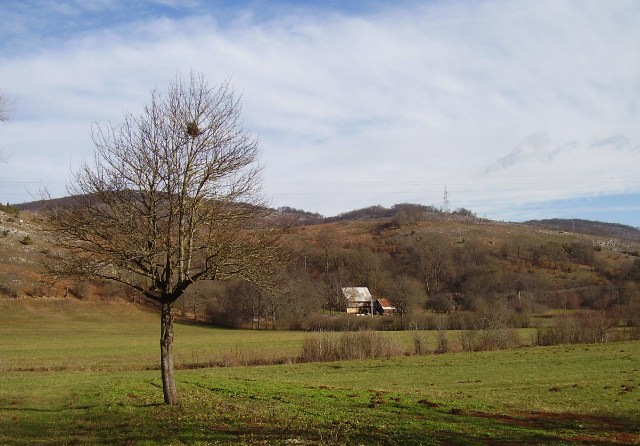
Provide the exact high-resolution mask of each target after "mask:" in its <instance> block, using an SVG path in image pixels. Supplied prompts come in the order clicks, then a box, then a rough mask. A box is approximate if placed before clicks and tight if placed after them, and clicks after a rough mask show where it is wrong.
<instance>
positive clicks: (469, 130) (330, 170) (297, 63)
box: [0, 1, 640, 218]
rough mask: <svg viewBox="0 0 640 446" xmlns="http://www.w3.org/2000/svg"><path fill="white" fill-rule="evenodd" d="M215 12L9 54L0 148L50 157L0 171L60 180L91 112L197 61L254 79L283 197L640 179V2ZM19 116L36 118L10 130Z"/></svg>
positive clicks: (289, 200) (250, 107) (464, 196)
mask: <svg viewBox="0 0 640 446" xmlns="http://www.w3.org/2000/svg"><path fill="white" fill-rule="evenodd" d="M100 3H102V2H98V4H97V6H96V8H104V9H106V8H109V7H114V6H113V5H110V4H109V2H107V3H105V4H100ZM194 7H195V6H194ZM218 17H219V16H216V15H214V14H213V13H212V14H204V13H202V14H200V15H198V16H187V17H183V18H170V17H164V18H162V17H154V18H150V19H149V20H142V21H133V22H131V23H119V24H116V25H113V26H105V27H103V28H101V29H99V30H97V31H95V32H86V31H83V32H82V33H79V34H76V35H73V36H71V37H70V38H68V39H66V40H64V43H63V44H62V45H57V46H52V47H43V48H38V49H35V50H33V51H31V52H26V53H20V54H19V55H16V54H12V53H10V52H7V53H6V54H3V53H2V52H0V64H1V65H2V66H3V70H2V72H0V85H1V86H2V87H3V90H5V91H7V92H10V93H11V94H12V96H13V97H15V98H16V99H17V104H16V108H17V109H18V111H17V112H16V116H15V117H14V118H15V119H14V122H13V123H12V124H11V125H10V126H4V128H3V129H2V132H3V135H2V140H0V146H1V147H4V149H5V151H7V152H13V153H25V154H28V153H31V152H37V153H39V154H41V153H42V152H43V149H42V148H43V147H46V148H47V150H48V153H50V154H51V155H50V159H49V160H47V158H46V156H47V155H44V158H40V159H42V160H43V161H42V162H43V166H42V167H41V168H40V169H39V170H34V169H29V168H23V167H22V166H17V165H12V166H11V168H10V169H9V170H10V172H9V175H8V177H5V178H3V179H2V180H0V183H1V182H3V181H4V182H12V181H13V182H18V181H22V180H23V179H24V178H33V177H34V174H35V173H36V172H37V175H38V176H39V177H42V178H44V177H48V178H64V177H66V175H67V173H68V171H64V172H62V171H61V170H63V168H62V166H61V165H60V164H66V165H67V166H66V167H68V164H70V163H71V164H74V163H76V162H77V161H79V160H81V159H82V158H83V157H85V156H86V154H87V153H89V154H90V153H91V147H90V142H89V141H90V140H88V139H87V135H88V133H89V130H90V126H91V123H92V122H93V121H99V122H106V121H113V122H117V121H119V120H120V118H121V117H122V114H123V111H124V110H131V111H134V112H135V110H139V109H140V108H141V107H142V105H143V104H144V102H145V101H146V99H147V98H148V96H149V94H148V93H149V91H150V90H151V89H152V88H154V87H156V86H158V87H159V88H163V86H164V85H166V83H167V81H169V80H170V79H171V78H173V77H174V76H175V74H176V73H178V72H182V73H184V72H187V71H189V70H191V69H194V70H196V71H202V72H204V73H206V74H207V76H208V79H209V80H210V81H211V82H212V83H216V82H219V81H222V80H225V79H227V78H229V77H230V78H231V79H232V83H233V84H234V85H235V87H236V88H237V89H238V91H239V92H240V93H242V94H243V104H244V108H245V113H244V116H245V120H246V124H247V126H248V127H250V128H251V129H252V130H254V131H255V132H256V133H257V134H258V135H259V136H260V138H261V140H262V145H263V152H264V162H265V164H266V171H265V187H266V192H267V194H270V195H272V197H273V202H274V204H275V205H291V206H294V207H299V208H305V209H308V210H311V211H318V212H321V213H324V214H327V215H331V214H335V213H338V212H342V211H347V210H350V209H353V208H356V207H361V206H366V205H371V204H377V203H381V204H385V205H391V204H393V203H396V202H402V201H419V202H422V203H425V204H431V203H433V204H439V202H440V200H441V197H442V191H443V188H444V185H445V184H447V185H448V188H449V190H450V191H451V193H452V194H451V198H452V205H453V206H454V207H457V206H464V207H468V208H471V209H473V210H476V211H477V212H478V213H479V214H482V215H484V214H487V215H488V216H490V217H493V218H500V217H501V216H504V215H506V213H507V212H508V210H509V209H512V208H514V207H517V206H519V205H522V204H526V203H535V202H541V201H545V200H552V199H560V198H571V197H576V196H584V195H587V196H591V195H601V194H609V193H633V194H639V193H640V180H639V179H637V174H636V172H637V167H636V166H637V165H638V161H640V159H638V158H640V156H639V155H640V149H639V147H640V129H639V128H638V127H637V122H638V118H639V116H638V115H639V111H638V98H639V97H640V86H639V84H638V81H637V79H638V78H640V63H639V62H640V56H639V55H638V52H637V48H638V45H639V44H640V30H639V29H638V27H637V26H636V24H637V21H638V19H639V18H640V5H638V4H637V3H636V2H633V1H630V2H623V1H620V2H615V3H613V2H579V3H573V2H569V1H548V2H536V3H529V2H508V3H504V2H456V3H448V2H433V3H428V4H426V5H420V6H415V4H414V5H413V6H406V5H405V6H402V5H400V6H397V7H389V8H388V9H386V10H384V11H383V13H372V14H369V15H360V16H355V15H342V14H340V13H334V14H331V13H317V14H312V13H309V14H305V13H304V11H302V12H301V10H300V9H297V10H296V12H295V15H283V16H279V17H275V16H274V17H272V18H271V19H270V20H263V21H260V22H258V21H255V20H254V18H253V16H252V15H251V14H250V13H248V14H243V15H240V16H236V17H235V18H232V19H231V20H227V21H221V19H219V18H218ZM25 20H26V19H25ZM136 20H137V19H136ZM53 123H55V125H54V124H53ZM56 126H57V127H56ZM10 127H13V128H14V130H9V129H10ZM25 127H26V128H31V129H35V128H39V129H40V130H38V131H32V132H26V133H21V134H18V135H16V133H20V131H18V130H16V129H18V128H19V129H22V130H24V128H25ZM7 135H9V137H7ZM88 145H89V147H88ZM61 154H65V155H64V156H61ZM12 159H13V160H15V158H12ZM61 159H62V160H64V163H60V164H59V161H60V160H61ZM69 160H71V161H69ZM54 166H55V167H54ZM48 168H49V169H50V171H47V169H48ZM36 179H37V178H36ZM0 199H3V198H0ZM19 199H20V198H18V197H17V196H16V197H13V196H10V197H6V198H4V199H3V201H6V200H9V201H18V200H19ZM26 199H28V197H26ZM476 206H477V208H476Z"/></svg>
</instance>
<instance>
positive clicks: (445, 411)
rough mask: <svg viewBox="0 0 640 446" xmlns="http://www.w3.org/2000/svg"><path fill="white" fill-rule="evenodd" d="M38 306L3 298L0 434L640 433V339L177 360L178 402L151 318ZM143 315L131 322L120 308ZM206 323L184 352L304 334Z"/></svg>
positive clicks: (536, 438)
mask: <svg viewBox="0 0 640 446" xmlns="http://www.w3.org/2000/svg"><path fill="white" fill-rule="evenodd" d="M14 305H15V306H14ZM24 305H26V304H24V303H23V304H22V307H24ZM29 305H33V307H31V309H32V310H33V312H31V313H29V312H30V310H29V309H28V308H22V309H19V307H18V306H17V304H14V303H11V304H7V303H4V302H3V303H1V304H0V307H2V308H0V309H1V310H3V312H2V315H1V316H0V318H1V322H2V324H0V336H2V337H3V339H4V341H3V343H2V347H0V364H4V368H0V370H2V371H0V444H3V445H4V444H7V445H33V444H41V445H59V444H78V445H84V444H109V445H152V444H166V445H169V444H175V445H187V444H189V445H190V444H200V445H206V444H416V445H417V444H427V445H428V444H460V445H463V444H599V445H608V444H638V443H640V410H639V408H640V342H628V343H611V344H604V345H590V346H562V347H552V348H524V349H518V350H512V351H502V352H482V353H452V354H445V355H429V356H414V357H399V358H393V359H386V360H376V361H370V360H368V361H345V362H333V363H316V364H283V365H276V366H258V367H225V368H206V369H193V370H181V371H179V372H178V374H177V378H178V391H179V393H180V396H181V399H182V402H181V404H180V405H179V406H177V407H166V406H164V405H163V404H162V390H161V384H160V376H159V372H158V371H156V370H145V369H144V368H145V366H146V365H148V364H153V360H154V359H153V358H155V357H156V350H157V340H156V337H157V328H156V330H155V331H152V332H151V333H145V332H144V331H145V330H149V325H148V324H151V323H153V326H154V327H155V322H156V321H157V316H156V315H154V314H148V316H147V317H148V318H149V320H148V321H145V320H144V317H145V316H144V314H142V315H141V314H138V313H132V312H134V310H133V309H132V310H131V312H130V314H128V315H127V314H124V313H123V312H122V309H121V308H120V309H119V308H118V307H116V306H114V307H109V306H107V307H106V308H105V311H104V312H100V311H94V312H91V313H78V312H77V309H76V308H75V307H73V308H66V309H65V308H62V307H61V306H60V305H54V303H51V302H49V303H46V304H44V303H43V304H42V308H40V312H38V311H36V310H38V308H36V307H37V305H40V304H35V303H34V304H31V303H29ZM64 305H72V304H64ZM73 305H76V304H73ZM91 305H94V304H91ZM95 305H97V304H95ZM47 306H49V307H47ZM52 308H55V309H56V311H53V310H52ZM82 308H84V309H85V310H88V309H95V308H94V307H93V306H87V307H82ZM18 309H19V311H18ZM12 311H14V312H19V313H21V314H23V315H29V317H26V316H25V317H24V318H23V319H22V322H21V323H17V322H16V319H14V318H12V319H8V318H7V317H8V315H9V314H10V313H11V312H12ZM136 311H137V310H136ZM110 312H113V314H111V315H110V314H109V313H110ZM56 314H57V317H56ZM82 314H84V319H82V318H81V317H80V316H81V315H82ZM42 315H45V316H46V317H44V316H43V317H41V316H42ZM69 315H73V318H72V319H73V320H69ZM117 316H119V317H117ZM133 316H135V320H136V321H138V325H135V324H134V325H132V326H130V327H129V329H130V330H131V331H130V332H128V333H124V332H123V331H124V330H126V326H124V325H123V326H119V325H118V324H117V323H116V322H115V321H116V320H120V321H121V322H127V321H128V322H133V321H129V320H128V317H133ZM16 318H18V316H16ZM74 318H75V319H78V320H75V319H74ZM141 318H142V319H141ZM18 319H19V318H18ZM56 320H57V321H58V322H56ZM74 321H75V322H74ZM38 322H39V323H38ZM101 323H102V324H101ZM38 326H39V327H41V328H38ZM94 326H95V327H102V328H95V329H92V328H91V327H94ZM25 327H27V328H25ZM117 328H118V329H119V330H120V332H114V333H109V329H110V330H114V329H117ZM143 328H144V330H143ZM103 330H104V331H103ZM201 330H205V329H203V328H201V327H191V326H181V327H180V330H179V331H178V333H177V338H176V342H180V345H181V347H180V348H181V351H182V353H181V354H183V355H187V353H185V352H189V351H190V350H193V352H194V353H193V354H194V355H201V354H203V353H201V352H200V350H201V349H205V350H206V348H209V349H211V351H213V350H215V349H224V348H227V347H230V348H235V346H237V343H238V342H240V341H239V340H238V338H237V337H238V336H240V335H243V336H245V335H246V336H265V338H264V339H258V338H256V339H254V340H253V341H251V342H249V341H247V342H249V344H251V345H255V349H256V351H260V350H267V351H269V352H270V353H269V354H275V353H274V352H276V351H278V350H279V348H283V349H284V350H285V353H286V354H288V353H287V352H288V351H289V350H291V349H295V348H298V347H297V346H299V343H300V339H301V338H298V339H296V338H295V337H296V336H298V335H300V336H305V335H304V334H298V333H280V334H278V335H277V336H281V337H280V338H275V337H274V338H268V336H276V335H275V334H271V333H270V332H261V333H250V332H249V333H248V332H225V331H223V330H208V331H206V333H207V335H206V336H204V335H203V334H202V332H201ZM73 333H75V335H74V334H73ZM16 336H18V337H22V339H17V338H16ZM225 336H229V339H233V340H232V341H225ZM180 337H182V339H180ZM71 339H77V341H75V342H76V344H74V343H73V342H72V341H71ZM81 339H84V341H82V342H81ZM205 339H208V340H207V341H205ZM269 339H270V341H269ZM286 339H290V344H288V343H287V342H286ZM127 340H128V341H127ZM264 340H267V343H266V344H262V347H260V345H261V344H260V343H261V342H263V341H264ZM125 341H127V342H125ZM190 341H193V342H194V344H193V345H190V344H189V342H190ZM120 342H124V343H125V347H126V348H124V349H122V350H120V349H119V348H118V347H119V346H118V343H120ZM225 342H226V344H225ZM253 342H255V344H253ZM269 342H270V343H269ZM68 343H72V344H73V345H64V344H68ZM274 344H278V345H274ZM140 345H142V347H140ZM146 349H149V350H150V351H149V352H148V354H149V355H150V356H149V357H148V358H146V357H144V354H145V353H144V352H145V350H146ZM243 349H244V347H243ZM243 351H248V350H243ZM203 355H205V356H206V353H205V354H203ZM56 356H59V357H58V358H57V357H56ZM7 358H9V359H7ZM114 358H115V359H116V361H115V363H114V362H113V360H114ZM41 361H43V362H44V363H46V364H49V365H51V364H58V365H60V364H64V363H65V361H66V362H67V363H70V364H72V365H73V367H57V366H56V367H48V368H47V367H38V364H39V362H41ZM7 363H8V364H10V365H11V364H12V365H13V366H9V367H7ZM92 364H97V365H92ZM105 364H108V366H106V365H105ZM114 364H115V365H114Z"/></svg>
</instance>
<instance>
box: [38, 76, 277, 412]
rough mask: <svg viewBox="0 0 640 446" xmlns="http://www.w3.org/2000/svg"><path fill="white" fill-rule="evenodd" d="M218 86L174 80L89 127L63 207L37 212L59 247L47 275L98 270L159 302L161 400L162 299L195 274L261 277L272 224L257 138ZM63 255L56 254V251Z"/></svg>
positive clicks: (168, 399)
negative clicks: (109, 120)
mask: <svg viewBox="0 0 640 446" xmlns="http://www.w3.org/2000/svg"><path fill="white" fill-rule="evenodd" d="M240 111H241V107H240V103H239V100H238V99H237V98H236V96H235V94H234V91H233V90H232V89H231V88H230V86H229V84H228V83H225V84H222V85H221V86H219V87H218V88H215V89H212V88H210V87H209V86H208V85H207V83H206V81H205V80H204V77H203V76H202V75H197V74H193V73H192V74H191V76H190V78H189V79H188V80H186V81H185V80H183V79H182V78H180V77H178V78H176V80H175V81H174V82H172V83H171V84H170V86H169V87H168V89H167V91H166V93H164V94H161V93H160V92H158V91H157V90H155V91H153V92H152V95H151V101H150V103H148V104H147V105H146V107H145V108H144V111H143V112H142V114H141V115H140V116H133V115H131V114H128V115H126V116H125V118H124V121H123V122H122V123H121V124H120V125H117V126H113V125H110V126H107V127H102V126H99V125H96V126H95V127H94V129H93V132H92V134H93V140H94V144H95V147H96V152H95V161H94V163H93V164H91V165H90V164H85V165H84V166H82V167H81V168H80V169H79V170H78V171H77V172H75V173H74V176H73V181H72V186H70V187H69V193H70V195H71V196H72V197H73V201H74V203H73V205H71V206H66V207H64V208H57V209H50V210H49V211H48V213H47V215H48V217H49V223H50V228H51V230H52V231H53V232H54V233H55V234H56V235H57V240H58V246H60V247H63V248H65V249H66V250H67V252H71V253H72V256H66V257H64V256H61V259H60V261H59V262H57V263H56V265H53V267H52V272H53V273H55V274H60V273H62V274H66V275H75V276H78V277H99V278H106V279H110V280H114V281H118V282H121V283H124V284H127V285H129V286H130V287H133V288H135V289H136V290H138V291H139V292H141V293H142V294H143V295H144V296H146V298H148V299H150V300H152V301H154V302H157V303H158V304H159V305H160V307H161V318H160V320H161V323H160V325H161V332H160V352H161V354H160V358H161V370H162V383H163V392H164V401H165V403H167V404H176V403H177V402H178V396H177V391H176V387H175V379H174V373H173V369H174V367H173V352H172V346H173V336H174V335H173V320H174V315H173V306H174V303H175V301H176V299H178V298H179V297H180V296H181V295H182V294H183V293H184V291H185V290H186V289H187V288H188V287H189V286H190V285H191V284H193V283H194V282H196V281H198V280H220V279H227V278H231V277H240V278H244V279H248V280H253V281H260V280H261V278H265V277H267V276H268V275H269V272H270V271H271V270H272V269H273V268H274V262H275V260H276V259H277V258H278V255H277V253H276V249H277V245H278V240H279V233H280V231H279V230H278V228H276V227H275V226H274V225H273V223H272V222H271V221H270V220H269V219H268V218H267V217H268V216H267V215H266V214H267V212H266V207H264V206H263V201H262V198H261V194H260V184H261V181H260V171H261V169H260V166H259V165H258V155H259V150H258V149H259V148H258V141H257V140H256V139H255V138H252V137H251V136H250V135H249V134H248V132H247V131H246V130H245V129H244V128H243V126H242V124H241V122H240ZM64 258H66V260H64Z"/></svg>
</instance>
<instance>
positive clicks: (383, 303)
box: [378, 297, 395, 309]
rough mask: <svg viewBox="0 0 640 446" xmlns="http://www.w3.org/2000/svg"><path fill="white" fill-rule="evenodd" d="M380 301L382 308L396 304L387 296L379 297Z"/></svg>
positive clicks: (390, 307) (393, 306)
mask: <svg viewBox="0 0 640 446" xmlns="http://www.w3.org/2000/svg"><path fill="white" fill-rule="evenodd" d="M378 303H379V304H380V306H381V307H382V308H389V309H392V308H395V305H393V303H391V301H390V300H389V299H387V298H386V297H381V298H379V299H378Z"/></svg>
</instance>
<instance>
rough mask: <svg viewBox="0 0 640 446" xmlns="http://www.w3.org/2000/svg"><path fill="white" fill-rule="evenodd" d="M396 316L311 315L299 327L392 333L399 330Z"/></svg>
mask: <svg viewBox="0 0 640 446" xmlns="http://www.w3.org/2000/svg"><path fill="white" fill-rule="evenodd" d="M400 322H401V321H400V318H399V317H397V316H376V317H369V316H355V315H353V314H332V315H327V314H317V313H316V314H312V315H309V316H308V317H307V318H306V320H304V321H303V322H301V324H300V326H301V328H302V329H304V330H308V331H345V332H346V331H360V330H374V331H392V330H399V329H400Z"/></svg>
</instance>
